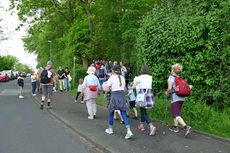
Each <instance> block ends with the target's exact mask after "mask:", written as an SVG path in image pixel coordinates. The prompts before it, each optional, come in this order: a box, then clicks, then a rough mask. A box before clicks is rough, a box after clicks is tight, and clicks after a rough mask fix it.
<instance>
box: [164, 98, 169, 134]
mask: <svg viewBox="0 0 230 153" xmlns="http://www.w3.org/2000/svg"><path fill="white" fill-rule="evenodd" d="M167 102H168V100H167V96H166V102H165V117H164V121H165V122H166V115H167ZM163 136H165V130H164V131H163Z"/></svg>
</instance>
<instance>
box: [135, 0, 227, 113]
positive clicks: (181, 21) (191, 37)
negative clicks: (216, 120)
mask: <svg viewBox="0 0 230 153" xmlns="http://www.w3.org/2000/svg"><path fill="white" fill-rule="evenodd" d="M214 2H215V3H214ZM197 5H199V3H197ZM200 5H201V7H198V8H200V9H199V10H194V13H191V12H193V10H192V9H193V7H192V6H190V7H189V8H186V9H188V11H187V12H188V13H185V12H183V11H181V10H182V8H181V9H180V8H177V9H175V10H170V11H168V9H157V10H154V11H151V12H149V13H148V14H147V16H146V17H145V18H144V19H143V21H142V25H141V28H140V29H139V33H138V36H137V44H136V47H137V49H138V51H139V57H141V59H142V61H143V63H146V64H148V65H149V67H150V71H151V74H152V76H153V79H154V82H153V86H154V90H155V92H159V91H163V90H165V89H166V88H167V78H168V76H169V75H170V70H171V65H173V64H175V63H181V64H182V65H183V67H184V69H183V72H182V73H181V76H182V77H183V78H184V79H185V80H186V81H187V82H188V84H192V85H193V86H194V88H193V89H192V96H191V98H189V99H190V100H194V101H197V102H202V103H206V104H208V105H210V106H215V108H218V109H220V110H223V109H224V108H225V107H229V106H230V98H229V95H230V88H229V84H230V58H229V57H230V1H229V0H222V1H216V0H214V1H210V3H201V4H200ZM205 5H207V6H206V7H205ZM180 7H182V6H180ZM183 7H185V6H183ZM194 7H195V6H194ZM183 9H184V8H183ZM186 9H185V10H186ZM189 9H190V10H189ZM198 11H200V12H198Z"/></svg>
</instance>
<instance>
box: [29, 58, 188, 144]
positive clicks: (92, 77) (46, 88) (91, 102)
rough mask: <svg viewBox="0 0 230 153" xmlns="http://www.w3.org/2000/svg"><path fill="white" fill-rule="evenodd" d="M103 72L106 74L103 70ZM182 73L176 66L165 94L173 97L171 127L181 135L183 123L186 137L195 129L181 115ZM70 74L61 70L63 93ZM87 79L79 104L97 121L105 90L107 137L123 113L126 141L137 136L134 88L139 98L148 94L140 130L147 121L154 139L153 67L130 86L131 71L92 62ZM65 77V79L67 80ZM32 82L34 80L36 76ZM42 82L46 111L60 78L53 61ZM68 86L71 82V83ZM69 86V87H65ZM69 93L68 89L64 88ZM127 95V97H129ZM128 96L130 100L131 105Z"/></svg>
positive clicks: (144, 68)
mask: <svg viewBox="0 0 230 153" xmlns="http://www.w3.org/2000/svg"><path fill="white" fill-rule="evenodd" d="M102 70H103V71H102ZM181 71H182V66H181V65H180V64H175V65H173V66H172V69H171V75H170V76H169V78H168V89H167V90H166V92H165V95H166V96H168V94H171V97H172V99H171V111H172V116H173V118H174V125H173V126H172V127H171V128H170V130H171V131H173V132H179V128H178V124H181V125H182V126H183V127H184V132H185V136H187V135H188V134H189V133H190V132H191V130H192V128H191V127H190V126H187V125H186V123H185V122H184V120H183V119H182V117H181V116H180V110H181V108H182V105H183V103H184V101H185V98H184V97H182V96H179V95H177V94H176V92H175V86H176V83H175V81H176V78H177V77H179V74H180V72H181ZM69 74H70V72H69V71H68V68H66V71H65V72H64V71H63V69H62V67H59V71H58V79H59V85H60V84H61V85H60V87H59V88H60V90H61V91H62V89H63V88H62V84H63V79H67V78H68V75H69ZM87 74H88V75H87V76H86V77H85V78H84V79H80V80H79V86H78V91H77V93H76V94H77V96H76V99H75V102H77V99H78V97H79V95H81V96H82V99H81V103H86V107H87V111H88V115H89V116H88V119H90V120H92V119H95V118H96V113H97V105H96V99H97V97H98V96H99V95H100V93H101V91H103V93H104V95H105V99H106V100H108V112H109V117H108V118H109V121H108V128H107V129H105V132H106V133H107V134H113V123H114V119H117V117H116V115H115V112H118V114H120V118H121V120H122V123H124V124H125V127H126V129H127V133H126V135H125V139H129V138H131V137H132V136H133V133H132V131H131V127H130V122H129V119H128V117H127V114H128V112H129V111H130V108H131V109H134V113H135V117H134V118H135V119H137V110H136V108H135V101H136V100H137V99H136V96H135V94H134V91H133V90H134V89H136V93H137V96H138V95H141V94H142V95H144V101H145V102H146V105H145V106H144V107H140V112H141V114H140V118H141V120H140V124H139V125H138V129H139V130H141V131H145V126H144V123H145V122H146V123H147V124H148V126H149V134H148V135H150V136H152V135H155V133H156V127H155V126H154V125H153V123H152V122H151V120H150V118H149V116H148V113H147V111H146V110H147V109H151V108H153V107H154V94H153V91H152V80H153V78H152V76H151V75H150V72H149V68H148V66H147V65H146V64H143V65H142V67H141V70H140V75H139V76H137V77H135V78H134V79H133V82H130V83H129V80H128V79H127V78H126V76H127V68H126V67H125V66H124V65H123V63H122V62H120V66H119V65H118V63H117V62H116V61H115V62H114V63H113V64H112V62H108V63H104V62H100V63H91V64H90V66H89V67H88V70H87ZM63 76H64V77H63ZM31 78H32V80H33V78H34V77H32V76H31ZM40 83H41V86H42V99H41V105H40V109H43V108H44V101H45V99H47V107H48V108H52V107H51V98H52V92H53V86H54V87H55V88H56V86H57V77H56V73H55V71H54V69H52V62H51V61H48V63H47V66H46V67H45V68H44V69H43V70H42V71H40ZM67 83H68V82H67ZM64 87H65V86H64ZM64 89H65V90H66V89H67V88H64ZM126 93H127V94H126ZM126 96H128V97H129V101H128V102H127V98H126Z"/></svg>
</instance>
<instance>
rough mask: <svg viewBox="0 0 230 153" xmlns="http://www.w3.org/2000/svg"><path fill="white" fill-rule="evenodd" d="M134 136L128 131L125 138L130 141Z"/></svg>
mask: <svg viewBox="0 0 230 153" xmlns="http://www.w3.org/2000/svg"><path fill="white" fill-rule="evenodd" d="M132 136H133V133H132V132H131V131H128V132H127V134H126V136H125V139H130V138H131V137H132Z"/></svg>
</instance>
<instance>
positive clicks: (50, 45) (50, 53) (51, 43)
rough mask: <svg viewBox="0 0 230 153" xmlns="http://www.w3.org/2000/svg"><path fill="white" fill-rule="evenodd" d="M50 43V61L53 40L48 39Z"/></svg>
mask: <svg viewBox="0 0 230 153" xmlns="http://www.w3.org/2000/svg"><path fill="white" fill-rule="evenodd" d="M48 42H49V43H50V61H52V41H50V40H49V41H48Z"/></svg>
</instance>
